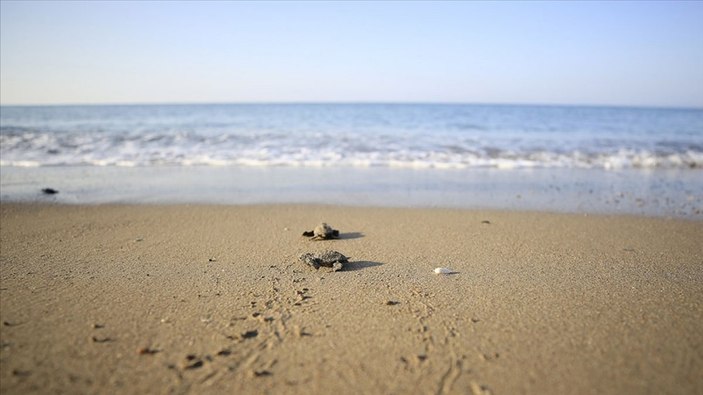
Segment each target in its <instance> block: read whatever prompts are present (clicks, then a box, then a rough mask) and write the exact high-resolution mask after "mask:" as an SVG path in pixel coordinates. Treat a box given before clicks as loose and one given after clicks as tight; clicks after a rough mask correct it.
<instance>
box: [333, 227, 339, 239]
mask: <svg viewBox="0 0 703 395" xmlns="http://www.w3.org/2000/svg"><path fill="white" fill-rule="evenodd" d="M332 237H334V238H339V231H338V230H337V229H335V230H333V231H332Z"/></svg>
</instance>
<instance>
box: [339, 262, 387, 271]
mask: <svg viewBox="0 0 703 395" xmlns="http://www.w3.org/2000/svg"><path fill="white" fill-rule="evenodd" d="M381 265H383V264H382V263H381V262H371V261H356V262H348V263H346V264H344V270H343V271H345V272H353V271H356V270H362V269H366V268H368V267H374V266H381Z"/></svg>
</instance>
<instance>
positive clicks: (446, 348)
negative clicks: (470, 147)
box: [0, 203, 703, 394]
mask: <svg viewBox="0 0 703 395" xmlns="http://www.w3.org/2000/svg"><path fill="white" fill-rule="evenodd" d="M0 211H1V213H0V242H1V245H0V247H1V248H0V268H1V271H0V316H1V320H2V326H1V327H0V341H1V347H0V389H1V390H2V393H3V394H26V393H55V392H62V393H238V394H248V393H291V394H297V393H301V394H302V393H318V394H323V393H338V394H358V393H367V394H393V393H396V394H405V393H418V394H429V393H431V394H453V393H457V394H518V393H527V394H536V393H546V394H584V393H598V394H623V393H656V394H666V393H676V394H700V393H702V392H703V376H701V375H700V372H701V371H703V332H702V331H701V330H700V328H701V323H702V322H703V243H701V240H703V222H701V221H687V220H682V219H677V220H672V219H664V218H644V217H631V216H594V215H588V216H584V215H572V214H545V213H535V212H507V211H468V210H449V209H401V208H349V207H342V208H340V207H329V206H304V205H301V206H296V205H274V206H214V205H213V206H208V205H151V206H150V205H140V206H130V205H123V206H120V205H100V206H64V205H39V204H7V203H3V204H2V205H0ZM323 220H324V221H327V222H329V223H330V224H332V225H333V226H334V227H335V228H337V229H340V230H341V233H342V234H341V236H342V237H341V238H340V239H339V240H331V241H311V240H309V239H307V238H305V237H302V236H301V233H302V232H303V231H304V230H309V229H312V228H313V227H314V226H315V225H316V224H317V223H318V222H320V221H323ZM324 249H333V250H337V251H339V252H341V253H343V254H345V255H347V256H349V257H351V262H350V263H349V264H348V265H347V267H346V270H344V271H340V272H333V273H330V272H324V271H315V270H313V269H311V268H309V267H307V266H305V265H303V264H302V263H300V262H299V261H298V256H299V255H300V254H302V253H305V252H315V251H321V250H324ZM439 266H442V267H448V268H451V269H453V270H454V271H455V272H456V273H455V274H451V275H436V274H434V273H433V269H434V268H435V267H439Z"/></svg>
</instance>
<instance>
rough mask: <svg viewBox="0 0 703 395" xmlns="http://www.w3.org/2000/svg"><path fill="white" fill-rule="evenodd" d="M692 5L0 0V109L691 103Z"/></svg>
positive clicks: (699, 35)
mask: <svg viewBox="0 0 703 395" xmlns="http://www.w3.org/2000/svg"><path fill="white" fill-rule="evenodd" d="M701 21H703V2H680V1H679V2H677V1H666V2H201V1H199V2H60V1H52V2H37V1H31V2H16V1H5V0H3V1H2V2H0V104H3V105H11V104H102V103H105V104H113V103H125V104H127V103H220V102H456V103H506V104H570V105H624V106H663V107H695V108H701V107H703V23H701Z"/></svg>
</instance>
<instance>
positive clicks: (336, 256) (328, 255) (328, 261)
mask: <svg viewBox="0 0 703 395" xmlns="http://www.w3.org/2000/svg"><path fill="white" fill-rule="evenodd" d="M300 260H301V261H302V262H303V263H305V264H306V265H310V266H312V267H314V268H315V269H316V270H317V269H319V268H320V267H329V268H332V271H333V272H336V271H337V270H342V269H343V268H344V264H345V263H349V258H348V257H346V256H344V255H343V254H341V253H339V252H337V251H332V250H327V251H323V252H321V253H317V254H313V253H311V252H307V253H305V254H303V255H301V256H300Z"/></svg>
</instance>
